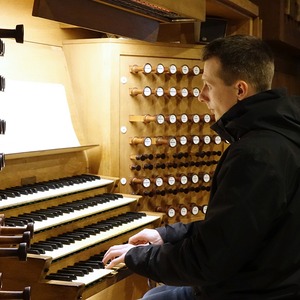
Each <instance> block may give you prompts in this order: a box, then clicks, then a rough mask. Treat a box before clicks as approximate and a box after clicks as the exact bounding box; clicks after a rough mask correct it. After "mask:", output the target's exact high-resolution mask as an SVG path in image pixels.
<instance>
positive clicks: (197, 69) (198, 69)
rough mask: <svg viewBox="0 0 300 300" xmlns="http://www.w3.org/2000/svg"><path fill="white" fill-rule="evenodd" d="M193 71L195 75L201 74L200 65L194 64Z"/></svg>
mask: <svg viewBox="0 0 300 300" xmlns="http://www.w3.org/2000/svg"><path fill="white" fill-rule="evenodd" d="M193 73H194V75H195V76H197V75H199V74H200V68H199V66H194V67H193Z"/></svg>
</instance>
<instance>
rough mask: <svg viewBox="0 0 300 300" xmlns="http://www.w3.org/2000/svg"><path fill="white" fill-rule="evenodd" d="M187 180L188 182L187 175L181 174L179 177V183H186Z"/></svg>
mask: <svg viewBox="0 0 300 300" xmlns="http://www.w3.org/2000/svg"><path fill="white" fill-rule="evenodd" d="M187 182H188V178H187V176H185V175H182V176H181V177H180V183H181V184H187Z"/></svg>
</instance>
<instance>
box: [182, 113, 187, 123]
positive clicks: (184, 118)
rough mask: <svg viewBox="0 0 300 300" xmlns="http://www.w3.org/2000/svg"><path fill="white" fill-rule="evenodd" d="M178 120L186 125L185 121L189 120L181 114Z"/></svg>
mask: <svg viewBox="0 0 300 300" xmlns="http://www.w3.org/2000/svg"><path fill="white" fill-rule="evenodd" d="M180 119H181V122H182V123H187V121H188V120H189V118H188V116H187V115H186V114H182V115H181V117H180Z"/></svg>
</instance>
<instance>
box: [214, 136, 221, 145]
mask: <svg viewBox="0 0 300 300" xmlns="http://www.w3.org/2000/svg"><path fill="white" fill-rule="evenodd" d="M221 142H222V139H221V137H220V136H219V135H217V136H216V137H215V144H216V145H219V144H221Z"/></svg>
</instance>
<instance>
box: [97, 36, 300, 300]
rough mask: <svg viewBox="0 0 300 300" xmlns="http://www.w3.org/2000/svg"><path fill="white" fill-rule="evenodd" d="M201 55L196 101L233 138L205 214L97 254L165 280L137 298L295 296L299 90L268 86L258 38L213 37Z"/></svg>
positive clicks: (299, 278) (299, 282) (266, 60)
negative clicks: (291, 93) (291, 94)
mask: <svg viewBox="0 0 300 300" xmlns="http://www.w3.org/2000/svg"><path fill="white" fill-rule="evenodd" d="M203 61H204V71H203V77H202V79H203V88H202V90H201V94H200V96H199V100H200V101H203V102H205V103H206V104H207V107H208V108H209V109H210V110H211V111H212V113H213V114H214V115H215V119H216V123H215V124H214V125H212V129H213V130H215V131H216V132H217V133H218V134H219V135H220V136H221V137H222V138H224V139H225V140H227V141H228V142H229V143H230V146H229V147H228V148H227V150H226V151H225V152H224V154H223V156H222V158H221V160H220V162H219V164H218V166H217V169H216V172H215V175H214V178H213V182H212V189H211V196H210V202H209V205H208V209H207V213H206V217H205V220H203V221H198V222H193V223H189V224H182V223H176V224H173V225H169V226H166V227H160V228H157V229H156V230H155V229H145V230H142V231H141V232H140V233H138V234H135V235H133V236H132V237H131V238H130V239H129V243H128V244H125V245H117V246H113V247H111V248H110V249H109V250H108V251H107V253H106V254H105V256H104V259H103V262H104V263H105V264H107V266H106V267H107V268H112V267H114V266H115V265H117V264H119V263H121V262H125V263H126V265H127V266H128V267H129V268H130V269H131V270H133V271H134V272H136V273H138V274H141V275H143V276H145V277H148V278H151V279H153V280H155V281H157V282H162V283H164V285H159V286H157V287H156V288H154V289H152V290H150V291H148V292H147V293H146V294H145V295H144V298H143V299H168V300H172V299H180V300H183V299H189V300H190V299H205V300H206V299H207V300H208V299H211V300H212V299H213V300H229V299H230V300H234V299H238V300H244V299H251V300H253V299H255V300H257V299H279V300H280V299H300V252H299V246H300V235H299V231H300V218H299V216H300V202H299V199H300V186H299V182H300V171H299V170H300V160H299V156H300V135H299V132H300V99H296V98H291V97H288V96H287V95H286V92H285V91H284V90H280V89H278V90H275V89H274V90H272V89H271V85H272V79H273V74H274V59H273V55H272V53H271V51H270V49H269V48H268V46H267V45H266V44H265V43H264V42H262V41H261V40H260V39H258V38H255V37H251V36H239V35H235V36H228V37H225V38H220V39H216V40H214V41H212V42H211V43H210V44H208V45H206V46H205V47H204V52H203Z"/></svg>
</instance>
